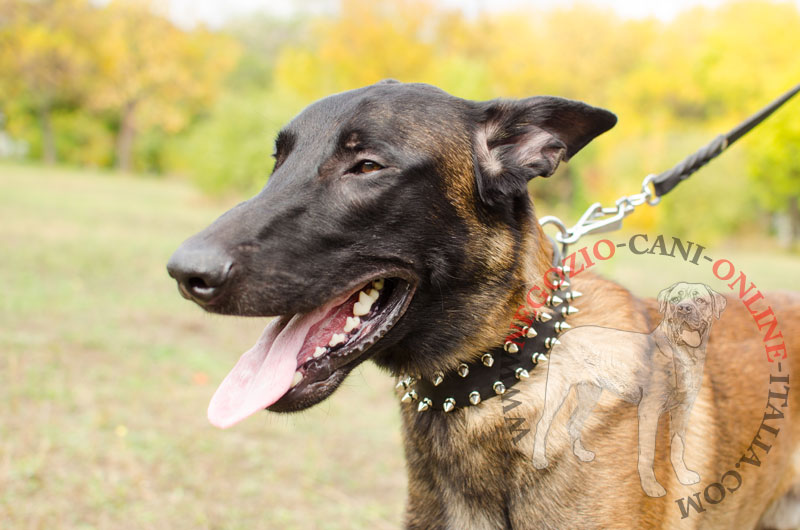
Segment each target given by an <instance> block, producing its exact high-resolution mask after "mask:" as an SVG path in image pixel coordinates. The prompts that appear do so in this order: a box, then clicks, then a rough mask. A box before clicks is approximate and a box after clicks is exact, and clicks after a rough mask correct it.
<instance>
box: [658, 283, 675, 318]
mask: <svg viewBox="0 0 800 530" xmlns="http://www.w3.org/2000/svg"><path fill="white" fill-rule="evenodd" d="M676 285H678V284H677V283H673V284H672V285H670V286H669V287H667V288H666V289H664V290H663V291H661V292H660V293H658V298H657V300H658V312H659V313H663V312H664V311H666V310H667V301H668V300H669V293H671V292H672V290H673V289H674V288H675V286H676Z"/></svg>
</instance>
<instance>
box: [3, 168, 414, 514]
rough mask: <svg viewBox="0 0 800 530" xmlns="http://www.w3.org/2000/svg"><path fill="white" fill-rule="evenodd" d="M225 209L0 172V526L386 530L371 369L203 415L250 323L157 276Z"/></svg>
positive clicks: (124, 188) (385, 433) (154, 191)
mask: <svg viewBox="0 0 800 530" xmlns="http://www.w3.org/2000/svg"><path fill="white" fill-rule="evenodd" d="M229 206H230V202H213V201H210V200H208V199H205V198H204V197H203V196H201V195H200V194H198V193H196V192H194V191H193V190H191V189H190V188H187V187H185V186H184V185H182V184H180V183H174V182H163V181H155V180H145V179H132V178H125V177H120V176H117V175H108V174H89V173H85V172H83V173H79V172H73V171H67V170H51V169H41V168H33V167H18V166H7V165H2V166H0V252H2V259H0V282H1V283H2V286H3V287H2V289H3V291H2V294H1V295H0V527H2V528H9V527H11V528H43V529H45V528H46V529H50V528H164V529H178V528H303V529H305V528H395V527H397V522H398V521H399V520H400V518H401V516H402V508H403V502H404V497H405V475H404V471H403V461H402V452H401V446H400V432H399V427H398V423H399V420H398V412H397V408H396V405H395V399H394V398H393V393H392V382H391V380H390V379H389V378H388V377H386V376H384V375H383V374H379V373H378V372H377V370H376V369H375V368H374V367H372V366H367V367H365V368H364V369H362V370H360V371H358V372H356V373H355V374H353V376H351V377H350V378H349V379H348V381H347V383H346V384H345V385H344V386H343V388H342V389H340V391H338V392H337V393H336V395H335V397H334V398H333V399H331V400H329V401H327V402H325V403H323V404H322V405H321V406H319V407H316V408H314V409H312V410H311V411H309V412H308V413H306V414H302V415H292V416H283V415H280V416H279V415H274V414H267V413H263V414H259V415H257V416H255V417H254V418H251V419H250V420H248V421H246V422H244V423H243V424H241V425H239V426H236V427H234V428H232V429H230V430H227V431H220V430H218V429H215V428H213V427H211V426H210V425H209V424H208V423H207V421H206V418H205V410H206V407H207V406H208V401H209V399H210V397H211V394H212V393H213V391H214V389H215V385H216V384H217V383H218V382H219V381H220V380H221V379H222V378H223V377H224V376H225V374H226V373H227V371H228V370H229V369H230V368H231V367H232V366H233V364H234V363H235V361H236V359H237V358H238V356H239V354H240V353H241V352H243V351H244V350H246V349H247V348H249V347H250V346H251V345H252V343H253V342H254V341H255V340H256V338H257V337H258V335H259V334H260V331H261V329H262V328H263V326H264V325H265V323H266V321H265V320H264V319H236V318H223V317H215V316H211V315H207V314H204V313H203V312H202V311H200V310H199V309H198V308H197V307H194V306H193V305H192V304H190V303H188V302H186V301H185V300H183V299H182V298H181V297H180V296H179V295H178V293H177V291H176V289H175V285H174V282H173V281H172V280H171V279H170V278H169V277H168V276H167V274H166V271H165V268H164V266H165V264H166V261H167V259H168V258H169V256H170V254H171V253H172V251H173V250H174V249H175V248H176V247H177V246H178V245H179V244H180V242H181V241H182V240H183V239H185V238H186V237H187V236H189V235H191V234H192V233H194V232H195V231H197V230H199V229H200V228H202V227H203V226H205V225H206V224H207V223H208V222H210V221H211V220H213V219H214V218H215V217H216V216H217V215H219V214H220V213H221V212H222V211H224V210H225V209H226V208H227V207H229Z"/></svg>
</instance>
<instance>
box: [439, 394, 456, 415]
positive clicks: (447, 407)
mask: <svg viewBox="0 0 800 530" xmlns="http://www.w3.org/2000/svg"><path fill="white" fill-rule="evenodd" d="M454 408H456V400H455V399H453V398H451V397H449V398H447V399H445V400H444V403H442V409H443V410H444V411H445V412H450V411H451V410H453V409H454Z"/></svg>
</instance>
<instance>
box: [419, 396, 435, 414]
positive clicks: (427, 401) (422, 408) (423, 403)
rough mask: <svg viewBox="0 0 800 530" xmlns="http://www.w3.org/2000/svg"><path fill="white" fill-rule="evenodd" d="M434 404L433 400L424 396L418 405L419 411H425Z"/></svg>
mask: <svg viewBox="0 0 800 530" xmlns="http://www.w3.org/2000/svg"><path fill="white" fill-rule="evenodd" d="M432 405H433V401H431V400H430V399H428V398H422V401H420V402H419V405H417V412H425V411H426V410H428V409H429V408H431V406H432Z"/></svg>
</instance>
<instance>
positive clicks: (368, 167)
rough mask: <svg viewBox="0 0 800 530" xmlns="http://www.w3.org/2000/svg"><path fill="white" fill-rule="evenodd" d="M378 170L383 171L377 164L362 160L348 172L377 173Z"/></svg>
mask: <svg viewBox="0 0 800 530" xmlns="http://www.w3.org/2000/svg"><path fill="white" fill-rule="evenodd" d="M379 169H383V166H382V165H380V164H379V163H377V162H373V161H372V160H362V161H361V162H359V163H358V164H356V165H355V166H353V168H352V169H351V170H350V173H372V172H373V171H378V170H379Z"/></svg>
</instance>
